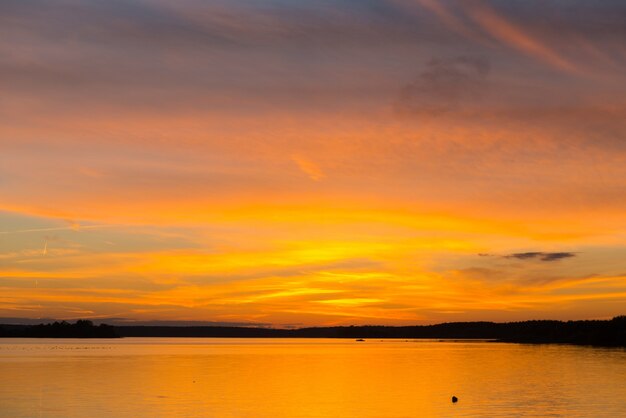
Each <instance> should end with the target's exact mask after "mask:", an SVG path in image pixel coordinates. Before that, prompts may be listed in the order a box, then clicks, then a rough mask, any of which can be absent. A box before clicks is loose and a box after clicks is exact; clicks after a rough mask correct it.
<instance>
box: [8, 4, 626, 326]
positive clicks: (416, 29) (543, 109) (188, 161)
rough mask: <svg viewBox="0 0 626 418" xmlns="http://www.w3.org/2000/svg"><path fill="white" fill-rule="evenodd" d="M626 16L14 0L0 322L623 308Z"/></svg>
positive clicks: (397, 316) (582, 11)
mask: <svg viewBox="0 0 626 418" xmlns="http://www.w3.org/2000/svg"><path fill="white" fill-rule="evenodd" d="M624 22H626V3H624V2H622V1H616V0H605V1H602V2H591V1H586V0H585V1H582V0H545V1H535V0H530V1H529V0H523V1H522V0H510V1H506V2H504V1H487V0H468V1H436V0H334V1H330V0H308V1H305V0H206V1H202V0H179V1H176V2H172V1H167V0H109V1H99V0H56V1H54V2H51V1H45V0H0V93H1V94H0V318H3V319H5V320H9V319H11V318H29V319H39V318H56V319H76V318H87V319H94V320H109V321H118V322H122V323H124V322H128V323H132V322H136V321H162V322H163V321H187V322H189V321H191V322H193V321H200V322H206V323H220V324H254V325H262V326H276V327H300V326H310V325H348V324H387V325H407V324H430V323H438V322H450V321H474V320H488V321H512V320H526V319H592V318H611V317H613V316H616V315H620V314H624V313H626V65H625V64H626V26H625V25H624Z"/></svg>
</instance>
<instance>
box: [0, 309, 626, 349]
mask: <svg viewBox="0 0 626 418" xmlns="http://www.w3.org/2000/svg"><path fill="white" fill-rule="evenodd" d="M121 337H209V338H210V337H213V338H344V339H365V340H367V339H368V338H374V339H381V338H399V339H454V340H493V341H498V342H510V343H531V344H575V345H590V346H599V347H626V316H617V317H615V318H613V319H610V320H587V321H552V320H533V321H522V322H505V323H496V322H450V323H442V324H436V325H416V326H378V325H363V326H338V327H309V328H298V329H278V328H255V327H226V326H158V325H142V326H139V325H123V326H120V325H115V326H113V325H106V324H100V325H94V324H93V322H91V321H88V320H78V321H77V322H76V323H73V324H70V323H68V322H65V321H62V322H54V323H49V324H39V325H15V324H0V338H121Z"/></svg>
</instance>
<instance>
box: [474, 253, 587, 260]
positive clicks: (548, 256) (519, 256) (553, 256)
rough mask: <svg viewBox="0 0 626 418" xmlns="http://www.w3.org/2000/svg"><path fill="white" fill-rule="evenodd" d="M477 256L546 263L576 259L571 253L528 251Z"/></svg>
mask: <svg viewBox="0 0 626 418" xmlns="http://www.w3.org/2000/svg"><path fill="white" fill-rule="evenodd" d="M478 255H479V256H481V257H501V258H512V259H516V260H529V261H547V262H550V261H558V260H563V259H565V258H571V257H576V253H573V252H544V251H528V252H524V253H512V254H505V255H495V254H488V253H481V254H478Z"/></svg>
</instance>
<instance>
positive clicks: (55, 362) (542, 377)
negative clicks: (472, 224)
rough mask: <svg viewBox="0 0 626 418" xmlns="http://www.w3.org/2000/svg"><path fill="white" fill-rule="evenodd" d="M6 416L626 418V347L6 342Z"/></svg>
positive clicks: (2, 381)
mask: <svg viewBox="0 0 626 418" xmlns="http://www.w3.org/2000/svg"><path fill="white" fill-rule="evenodd" d="M453 395H455V396H457V397H458V398H459V401H458V402H457V403H454V404H453V403H452V402H451V397H452V396H453ZM0 416H1V417H7V418H21V417H36V418H39V417H46V418H72V417H77V418H99V417H120V418H139V417H150V418H155V417H168V418H169V417H185V418H186V417H220V418H221V417H272V418H279V417H289V418H291V417H294V418H296V417H302V418H304V417H307V418H309V417H310V418H313V417H316V418H318V417H320V418H321V417H324V418H330V417H338V418H343V417H346V418H348V417H359V418H369V417H381V418H392V417H511V416H525V417H626V351H625V350H622V349H601V348H589V347H576V346H565V345H522V344H506V343H494V342H485V341H464V342H455V341H433V340H421V341H411V340H409V341H407V340H367V341H365V342H357V341H354V340H332V339H225V338H224V339H221V338H214V339H209V338H207V339H200V338H198V339H196V338H181V339H176V338H124V339H119V340H50V339H2V340H0Z"/></svg>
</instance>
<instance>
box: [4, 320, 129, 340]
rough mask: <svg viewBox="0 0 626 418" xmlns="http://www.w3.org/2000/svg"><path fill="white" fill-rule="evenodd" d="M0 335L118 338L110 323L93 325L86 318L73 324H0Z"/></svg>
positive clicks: (16, 336) (12, 336)
mask: <svg viewBox="0 0 626 418" xmlns="http://www.w3.org/2000/svg"><path fill="white" fill-rule="evenodd" d="M0 337H5V338H7V337H8V338H119V334H118V333H117V331H116V328H115V327H113V326H111V325H105V324H101V325H98V326H96V325H94V324H93V322H91V321H87V320H78V321H76V323H74V324H70V323H68V322H65V321H61V322H54V323H52V324H39V325H0Z"/></svg>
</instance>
